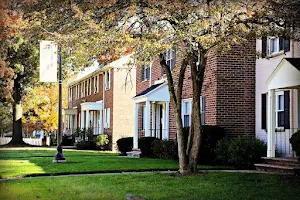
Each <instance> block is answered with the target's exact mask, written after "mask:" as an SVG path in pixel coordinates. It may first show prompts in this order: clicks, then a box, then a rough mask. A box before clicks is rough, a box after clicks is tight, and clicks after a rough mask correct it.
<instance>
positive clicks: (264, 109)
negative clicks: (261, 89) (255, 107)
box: [261, 93, 267, 129]
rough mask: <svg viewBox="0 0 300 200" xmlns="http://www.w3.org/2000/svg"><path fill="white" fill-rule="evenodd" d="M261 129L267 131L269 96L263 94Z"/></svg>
mask: <svg viewBox="0 0 300 200" xmlns="http://www.w3.org/2000/svg"><path fill="white" fill-rule="evenodd" d="M261 129H267V94H266V93H264V94H261Z"/></svg>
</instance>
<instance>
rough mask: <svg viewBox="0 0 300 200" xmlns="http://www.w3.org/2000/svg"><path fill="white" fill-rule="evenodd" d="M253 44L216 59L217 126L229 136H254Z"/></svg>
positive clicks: (237, 47) (238, 46) (239, 47)
mask: <svg viewBox="0 0 300 200" xmlns="http://www.w3.org/2000/svg"><path fill="white" fill-rule="evenodd" d="M253 52H255V41H251V42H249V43H248V45H244V46H241V45H237V46H235V47H234V48H233V50H232V51H230V52H228V53H226V55H220V56H218V57H217V106H216V109H217V116H216V120H217V123H216V124H217V125H219V126H221V127H224V128H225V131H226V135H227V136H229V137H234V136H238V135H239V136H245V137H252V136H254V134H255V54H254V53H253Z"/></svg>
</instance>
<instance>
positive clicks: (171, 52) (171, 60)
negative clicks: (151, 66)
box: [162, 47, 176, 75]
mask: <svg viewBox="0 0 300 200" xmlns="http://www.w3.org/2000/svg"><path fill="white" fill-rule="evenodd" d="M165 56H166V57H165V58H166V63H167V65H168V66H169V68H170V70H171V72H172V71H173V69H174V68H175V62H176V48H175V47H173V48H171V49H168V50H167V52H166V55H165ZM163 74H165V71H164V69H163V68H162V75H163Z"/></svg>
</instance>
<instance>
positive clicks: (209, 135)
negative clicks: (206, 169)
mask: <svg viewBox="0 0 300 200" xmlns="http://www.w3.org/2000/svg"><path fill="white" fill-rule="evenodd" d="M224 136H225V130H224V128H221V127H220V126H209V125H204V126H202V139H201V146H200V149H199V155H198V164H215V163H216V147H217V142H218V141H219V140H221V139H222V138H223V137H224Z"/></svg>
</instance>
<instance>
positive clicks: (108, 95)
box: [103, 70, 114, 139]
mask: <svg viewBox="0 0 300 200" xmlns="http://www.w3.org/2000/svg"><path fill="white" fill-rule="evenodd" d="M113 94H114V71H113V70H110V89H109V90H105V91H104V109H105V108H110V127H109V128H104V133H107V134H108V135H110V136H111V137H113V134H112V132H113V130H112V128H113V123H114V122H113V112H114V108H113V105H114V104H113ZM103 112H104V110H103ZM103 117H104V115H103ZM103 120H104V118H103ZM112 139H113V138H112Z"/></svg>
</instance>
